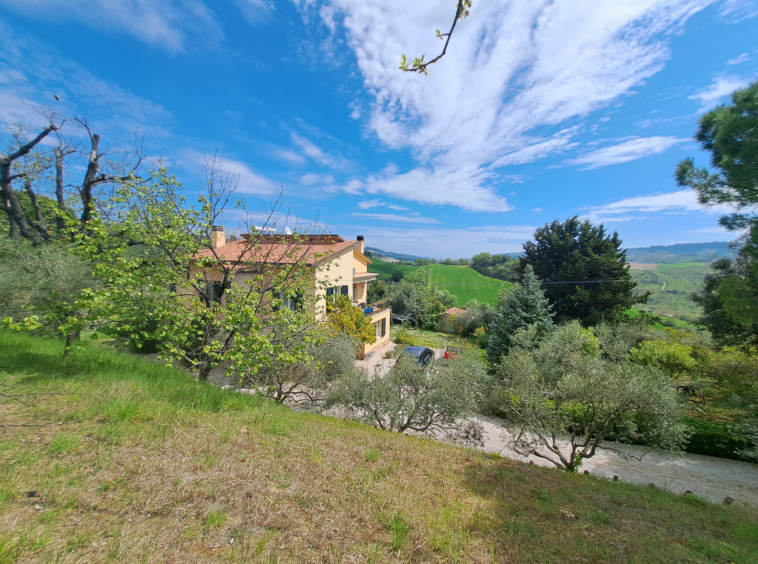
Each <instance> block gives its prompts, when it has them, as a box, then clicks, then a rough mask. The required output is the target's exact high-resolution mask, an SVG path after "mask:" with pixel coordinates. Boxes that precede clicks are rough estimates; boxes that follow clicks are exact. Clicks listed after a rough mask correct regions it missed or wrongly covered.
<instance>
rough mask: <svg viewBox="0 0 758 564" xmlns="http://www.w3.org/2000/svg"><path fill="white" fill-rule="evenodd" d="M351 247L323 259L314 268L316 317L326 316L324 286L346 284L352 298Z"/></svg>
mask: <svg viewBox="0 0 758 564" xmlns="http://www.w3.org/2000/svg"><path fill="white" fill-rule="evenodd" d="M354 254H355V253H354V252H353V249H352V248H350V249H348V250H346V251H343V252H342V253H340V254H338V255H337V256H335V257H333V258H331V259H329V260H326V261H324V262H323V263H322V264H320V265H319V266H318V267H317V268H316V284H314V288H313V290H314V294H315V298H316V300H315V303H316V318H317V319H319V320H322V321H323V319H324V318H325V317H326V288H328V287H330V286H336V287H341V286H347V292H348V295H349V296H350V299H351V300H352V299H353V260H354V259H353V255H354Z"/></svg>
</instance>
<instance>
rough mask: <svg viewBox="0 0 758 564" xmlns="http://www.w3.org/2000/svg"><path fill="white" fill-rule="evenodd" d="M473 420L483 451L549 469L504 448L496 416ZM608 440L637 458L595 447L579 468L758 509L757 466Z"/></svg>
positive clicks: (503, 434)
mask: <svg viewBox="0 0 758 564" xmlns="http://www.w3.org/2000/svg"><path fill="white" fill-rule="evenodd" d="M475 419H477V420H478V421H479V422H480V423H481V424H482V425H483V427H484V433H485V442H484V446H483V447H482V449H483V450H485V451H486V452H495V453H498V454H500V455H501V456H504V457H507V458H511V459H514V460H520V461H522V462H527V461H531V462H534V464H537V465H540V466H551V467H554V466H553V465H552V464H550V462H548V461H546V460H543V459H541V458H538V457H535V456H531V457H529V458H524V457H523V456H520V455H518V454H517V453H516V452H514V451H513V449H511V448H510V447H509V446H508V444H509V439H510V434H509V433H508V431H507V430H506V429H505V427H504V426H503V421H502V420H501V419H498V418H497V417H487V416H484V415H478V416H476V417H475ZM607 444H608V446H609V447H612V448H614V449H616V450H619V451H622V452H626V453H628V454H630V455H632V456H634V457H635V458H639V457H642V459H641V460H639V461H637V460H634V459H631V458H623V457H621V456H619V455H618V454H616V453H614V452H611V451H608V450H600V449H598V451H597V453H596V454H595V456H594V457H592V458H590V459H587V460H585V461H584V464H583V466H582V468H581V469H582V470H587V471H589V473H590V474H592V475H594V476H598V477H602V478H613V476H618V478H619V480H621V481H624V482H628V483H630V484H639V485H648V484H655V486H656V487H658V488H661V489H664V490H667V491H670V492H674V493H677V494H683V493H684V492H686V491H687V490H689V491H691V492H692V493H694V494H695V495H697V496H699V497H702V498H704V499H707V500H709V501H712V502H713V503H721V502H722V501H723V500H724V498H725V497H727V496H728V497H731V498H732V499H734V500H735V501H736V502H738V503H740V502H745V503H749V504H751V505H754V506H756V507H758V464H751V463H749V462H740V461H738V460H727V459H724V458H714V457H711V456H701V455H699V454H672V453H670V452H666V451H660V450H655V449H647V448H644V447H639V446H634V445H624V444H619V443H607Z"/></svg>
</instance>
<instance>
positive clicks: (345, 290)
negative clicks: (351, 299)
mask: <svg viewBox="0 0 758 564" xmlns="http://www.w3.org/2000/svg"><path fill="white" fill-rule="evenodd" d="M341 293H342V295H343V296H347V295H349V294H350V288H349V286H342V292H341Z"/></svg>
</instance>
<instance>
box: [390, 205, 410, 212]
mask: <svg viewBox="0 0 758 564" xmlns="http://www.w3.org/2000/svg"><path fill="white" fill-rule="evenodd" d="M387 208H389V209H391V210H395V211H408V208H404V207H403V206H398V205H397V204H390V205H388V206H387Z"/></svg>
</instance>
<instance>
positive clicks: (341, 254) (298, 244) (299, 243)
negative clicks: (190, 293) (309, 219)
mask: <svg viewBox="0 0 758 564" xmlns="http://www.w3.org/2000/svg"><path fill="white" fill-rule="evenodd" d="M256 241H257V242H256V244H255V245H254V246H251V244H250V242H249V237H248V236H247V235H243V236H242V238H240V239H238V240H236V241H230V242H229V243H227V242H226V236H225V231H224V228H223V227H221V226H218V227H214V228H213V232H212V239H211V247H212V250H206V251H204V252H202V253H201V254H200V256H206V257H210V256H217V257H219V258H220V259H221V260H223V261H224V262H225V263H227V264H233V265H234V267H235V271H236V274H235V280H238V281H244V280H245V279H252V278H254V277H255V276H258V275H259V274H261V273H263V272H266V271H267V270H269V269H277V268H286V266H287V265H288V264H292V263H293V262H295V261H298V262H302V263H304V264H307V265H308V266H312V267H313V274H312V278H311V280H310V284H309V285H310V288H311V296H312V298H313V300H312V303H313V306H312V307H313V308H314V311H313V313H314V314H315V316H316V319H318V320H320V321H324V320H325V319H326V301H327V300H328V299H329V297H330V296H333V295H339V294H341V295H346V296H349V297H350V299H351V300H352V301H353V304H355V305H356V306H359V307H362V308H364V311H365V315H366V317H368V318H369V320H370V321H371V323H372V324H373V325H374V327H375V331H376V340H375V341H374V342H372V343H366V344H363V345H361V349H360V351H359V357H361V358H364V357H365V356H366V355H367V354H370V353H371V352H373V351H375V350H377V349H379V348H381V347H383V346H385V345H386V344H387V343H389V339H390V333H389V329H390V319H391V311H390V308H388V307H375V308H368V307H367V305H368V304H367V303H366V301H367V296H368V284H369V283H370V282H371V281H373V280H376V278H377V276H378V275H377V274H376V273H373V272H368V265H369V264H371V260H370V259H369V258H368V257H366V255H365V254H364V250H365V242H364V239H363V236H362V235H359V236H358V237H357V239H356V240H354V241H346V240H344V239H343V238H342V237H340V236H339V235H310V236H309V235H298V236H293V235H263V236H256ZM204 275H205V277H206V279H208V281H209V282H208V284H209V285H213V284H216V285H220V282H216V280H219V279H220V277H221V273H220V271H218V272H214V271H213V270H211V271H208V270H206V271H205V273H204ZM219 290H220V289H219ZM219 295H220V294H219ZM225 299H226V297H225V296H224V297H223V299H219V301H220V302H221V303H225V302H224V301H223V300H225ZM285 305H286V306H287V307H291V308H294V307H296V306H297V304H296V303H294V302H292V303H290V302H289V301H288V302H287V303H286V304H285Z"/></svg>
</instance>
